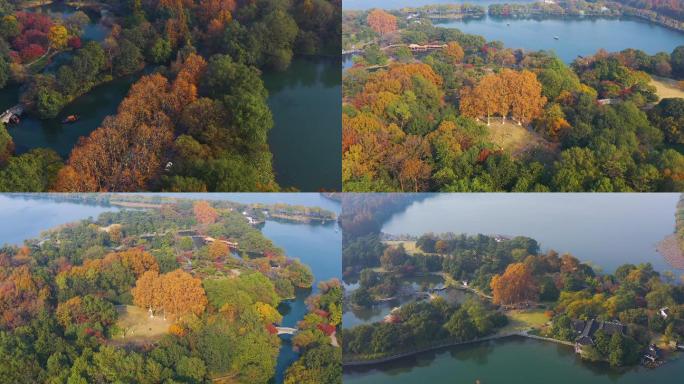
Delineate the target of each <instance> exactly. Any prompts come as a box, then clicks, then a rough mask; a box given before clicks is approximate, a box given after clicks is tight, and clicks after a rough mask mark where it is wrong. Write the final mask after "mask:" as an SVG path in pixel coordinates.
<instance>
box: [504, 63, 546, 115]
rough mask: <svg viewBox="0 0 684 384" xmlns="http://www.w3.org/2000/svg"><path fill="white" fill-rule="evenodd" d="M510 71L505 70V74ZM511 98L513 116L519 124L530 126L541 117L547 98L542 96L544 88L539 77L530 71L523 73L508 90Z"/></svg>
mask: <svg viewBox="0 0 684 384" xmlns="http://www.w3.org/2000/svg"><path fill="white" fill-rule="evenodd" d="M506 71H509V70H504V72H506ZM508 90H509V91H510V92H511V94H512V96H511V115H512V117H513V118H514V119H516V120H518V123H519V124H528V123H529V122H530V121H532V120H533V119H534V118H536V117H538V116H539V115H541V113H542V111H543V108H544V104H546V97H544V96H542V87H541V84H540V83H539V81H538V80H537V75H535V74H534V73H533V72H530V71H527V70H525V71H522V72H520V73H519V74H518V77H517V80H514V81H513V82H512V86H511V87H509V89H508Z"/></svg>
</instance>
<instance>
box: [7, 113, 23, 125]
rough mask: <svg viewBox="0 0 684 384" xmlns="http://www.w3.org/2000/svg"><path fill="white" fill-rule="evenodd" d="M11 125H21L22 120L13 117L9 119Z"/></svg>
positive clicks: (15, 116)
mask: <svg viewBox="0 0 684 384" xmlns="http://www.w3.org/2000/svg"><path fill="white" fill-rule="evenodd" d="M9 123H10V124H19V123H21V119H20V118H19V116H17V115H12V116H10V118H9Z"/></svg>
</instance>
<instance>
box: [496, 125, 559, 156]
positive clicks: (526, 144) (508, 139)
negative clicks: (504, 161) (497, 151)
mask: <svg viewBox="0 0 684 384" xmlns="http://www.w3.org/2000/svg"><path fill="white" fill-rule="evenodd" d="M487 130H488V131H489V141H491V142H492V143H494V144H496V145H497V146H499V148H501V149H503V150H504V151H506V152H508V153H510V154H511V155H513V156H519V155H521V154H523V153H525V152H527V151H529V150H531V149H534V148H536V147H540V146H541V147H548V146H549V143H548V142H547V141H546V140H544V139H543V138H541V137H540V136H539V135H537V134H535V133H534V132H531V131H530V130H528V129H527V128H525V127H523V126H520V125H517V124H515V123H513V122H506V123H504V124H501V123H499V122H492V123H491V125H490V126H489V127H487Z"/></svg>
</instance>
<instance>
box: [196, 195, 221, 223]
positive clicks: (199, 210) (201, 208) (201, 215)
mask: <svg viewBox="0 0 684 384" xmlns="http://www.w3.org/2000/svg"><path fill="white" fill-rule="evenodd" d="M192 209H193V211H194V213H195V220H197V222H198V223H200V224H213V223H215V222H216V219H217V218H218V212H216V210H215V209H214V207H212V206H211V205H210V204H209V203H208V202H206V201H197V202H195V204H193V206H192Z"/></svg>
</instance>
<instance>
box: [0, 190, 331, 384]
mask: <svg viewBox="0 0 684 384" xmlns="http://www.w3.org/2000/svg"><path fill="white" fill-rule="evenodd" d="M181 195H182V194H179V195H174V194H168V196H172V197H183V196H181ZM288 196H291V197H292V199H289V198H288ZM184 197H186V198H188V199H196V200H200V199H202V200H229V201H236V202H240V203H264V204H270V203H275V202H282V203H289V204H293V205H307V206H314V204H315V203H316V202H320V203H323V204H324V205H325V208H326V209H330V210H333V211H334V212H335V213H336V214H339V212H340V204H338V203H336V202H334V201H331V200H328V199H321V197H320V195H319V194H270V193H261V194H260V193H244V194H230V193H227V194H207V195H202V194H188V195H186V196H184ZM305 197H308V198H309V199H308V200H307V199H306V198H305ZM319 199H320V200H319ZM290 200H292V201H290ZM117 209H118V208H115V207H111V206H101V205H91V204H84V203H74V202H63V201H56V200H53V199H50V198H43V197H41V198H27V197H24V196H19V195H11V194H0V246H2V245H3V244H13V245H20V244H22V243H23V241H24V240H25V239H30V238H35V237H37V236H39V235H40V233H41V232H42V231H45V230H47V229H50V228H54V227H55V226H58V225H61V224H66V223H69V222H75V221H78V220H83V219H87V218H97V216H98V215H99V214H100V213H102V212H106V211H112V210H117ZM261 231H262V233H263V234H264V236H266V237H267V238H268V239H270V240H272V241H273V243H274V244H275V245H276V246H278V247H280V248H282V249H283V250H284V251H285V254H286V255H287V256H288V257H291V258H298V259H300V260H301V261H302V263H304V264H306V265H308V266H309V267H310V268H311V271H312V272H313V274H314V277H315V282H314V285H313V288H312V289H298V290H297V292H296V298H295V299H292V300H286V301H283V302H282V303H281V304H280V305H279V307H278V310H279V311H280V312H281V314H282V315H283V321H282V323H281V325H282V326H285V327H296V325H297V322H299V321H300V320H301V319H303V317H304V315H305V314H306V313H307V311H308V309H307V306H306V299H307V298H308V297H309V296H310V295H311V294H313V293H316V291H317V283H318V282H320V281H324V280H329V279H332V278H338V279H341V268H340V264H341V260H342V234H341V233H340V231H338V230H337V228H336V224H334V223H329V224H326V225H309V224H299V223H284V222H276V221H270V220H269V221H266V223H265V224H264V226H263V227H262V229H261ZM290 339H291V337H290V336H288V335H284V336H282V341H283V342H282V345H281V348H280V353H279V355H278V361H277V366H276V374H275V377H274V381H275V383H282V382H283V379H284V375H285V371H286V370H287V368H288V367H289V366H290V365H291V364H292V363H293V362H294V361H296V360H297V359H298V358H299V354H298V353H297V352H296V351H294V350H293V349H292V344H291V341H290Z"/></svg>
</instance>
